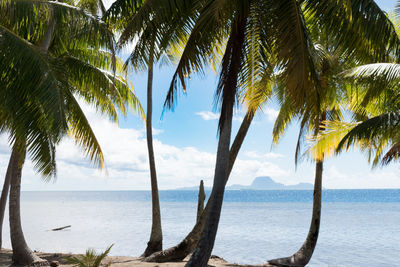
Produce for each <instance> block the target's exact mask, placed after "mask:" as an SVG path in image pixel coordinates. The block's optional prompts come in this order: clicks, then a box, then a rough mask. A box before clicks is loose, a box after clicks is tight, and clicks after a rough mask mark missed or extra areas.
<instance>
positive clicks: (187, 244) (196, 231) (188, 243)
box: [144, 111, 254, 263]
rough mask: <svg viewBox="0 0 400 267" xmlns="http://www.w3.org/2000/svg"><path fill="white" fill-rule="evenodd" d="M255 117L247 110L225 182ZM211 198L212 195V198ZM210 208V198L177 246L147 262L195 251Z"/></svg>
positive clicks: (168, 259) (179, 257) (175, 258)
mask: <svg viewBox="0 0 400 267" xmlns="http://www.w3.org/2000/svg"><path fill="white" fill-rule="evenodd" d="M253 118H254V112H251V111H247V113H246V116H245V117H244V119H243V121H242V124H241V125H240V128H239V130H238V132H237V134H236V137H235V140H234V141H233V144H232V146H231V149H230V151H229V167H228V175H227V176H226V179H225V184H226V183H227V182H228V178H229V175H230V173H231V171H232V168H233V165H234V163H235V160H236V158H237V155H238V153H239V151H240V148H241V146H242V144H243V141H244V138H245V137H246V134H247V132H248V130H249V128H250V125H251V122H252V120H253ZM209 199H211V196H210V198H209ZM209 208H210V200H209V201H207V204H206V207H205V208H204V210H203V212H202V214H201V216H200V218H199V219H198V220H197V222H196V224H195V226H194V227H193V229H192V231H190V233H189V234H188V235H187V236H186V237H185V238H184V239H183V240H182V241H181V242H180V243H179V244H178V245H176V246H174V247H171V248H168V249H166V250H164V251H160V252H156V253H154V254H152V255H150V256H149V257H147V258H145V259H144V261H146V262H160V263H161V262H168V261H182V260H183V259H184V258H186V256H187V255H189V254H190V253H192V252H193V250H194V249H195V248H196V246H197V243H198V242H199V240H200V236H201V233H202V231H203V228H204V225H205V222H206V218H207V215H208V211H209Z"/></svg>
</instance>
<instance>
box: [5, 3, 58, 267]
mask: <svg viewBox="0 0 400 267" xmlns="http://www.w3.org/2000/svg"><path fill="white" fill-rule="evenodd" d="M49 17H50V18H49V25H48V27H47V29H46V32H45V34H44V36H43V39H42V40H41V42H40V48H41V49H42V50H43V51H45V52H47V51H48V50H49V47H50V45H51V41H52V39H53V34H54V30H55V28H56V24H57V23H56V19H55V18H54V12H53V10H50V15H49ZM25 149H26V148H25ZM18 150H19V149H18V147H17V146H16V145H14V147H13V152H12V154H11V158H10V164H11V178H10V179H11V180H10V201H9V217H10V236H11V246H12V250H13V256H12V259H13V262H14V264H15V265H22V266H25V265H46V264H47V261H46V260H43V259H41V258H39V257H38V256H36V255H35V254H34V253H33V252H32V250H31V249H30V248H29V247H28V245H27V244H26V241H25V237H24V233H23V231H22V226H21V215H20V193H21V175H22V166H23V164H24V162H25V155H26V151H24V153H23V154H21V152H20V151H18Z"/></svg>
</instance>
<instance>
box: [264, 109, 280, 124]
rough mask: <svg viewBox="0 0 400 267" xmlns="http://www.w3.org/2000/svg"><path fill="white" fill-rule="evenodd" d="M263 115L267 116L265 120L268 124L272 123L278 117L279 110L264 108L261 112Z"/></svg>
mask: <svg viewBox="0 0 400 267" xmlns="http://www.w3.org/2000/svg"><path fill="white" fill-rule="evenodd" d="M262 111H263V113H264V114H265V115H267V119H268V121H270V122H274V121H275V120H276V118H277V117H278V114H279V110H276V109H273V108H266V109H263V110H262Z"/></svg>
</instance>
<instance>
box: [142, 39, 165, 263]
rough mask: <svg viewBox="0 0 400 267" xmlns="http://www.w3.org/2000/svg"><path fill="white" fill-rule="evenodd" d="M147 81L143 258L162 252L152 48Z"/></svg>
mask: <svg viewBox="0 0 400 267" xmlns="http://www.w3.org/2000/svg"><path fill="white" fill-rule="evenodd" d="M151 51H152V52H151V54H150V61H149V69H148V80H147V114H146V136H147V149H148V152H149V164H150V179H151V204H152V226H151V234H150V240H149V242H148V243H147V248H146V250H145V251H144V253H143V255H142V256H144V257H147V256H149V255H151V254H153V253H154V252H157V251H161V250H162V229H161V212H160V200H159V197H158V185H157V174H156V164H155V160H154V149H153V133H152V122H151V121H152V112H153V108H152V106H153V57H154V55H153V53H154V46H153V47H152V48H151Z"/></svg>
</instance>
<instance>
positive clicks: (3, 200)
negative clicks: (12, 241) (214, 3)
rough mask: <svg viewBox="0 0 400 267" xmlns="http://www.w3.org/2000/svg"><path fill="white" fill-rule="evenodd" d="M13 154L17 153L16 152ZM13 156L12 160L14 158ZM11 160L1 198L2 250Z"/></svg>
mask: <svg viewBox="0 0 400 267" xmlns="http://www.w3.org/2000/svg"><path fill="white" fill-rule="evenodd" d="M12 153H15V152H14V150H13V151H12ZM12 157H13V156H12V154H11V158H12ZM11 168H12V167H11V159H10V161H9V162H8V167H7V172H6V177H5V178H4V184H3V190H2V191H1V198H0V248H2V247H3V222H4V213H5V211H6V204H7V198H8V192H9V189H10V180H11Z"/></svg>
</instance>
